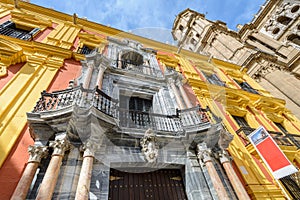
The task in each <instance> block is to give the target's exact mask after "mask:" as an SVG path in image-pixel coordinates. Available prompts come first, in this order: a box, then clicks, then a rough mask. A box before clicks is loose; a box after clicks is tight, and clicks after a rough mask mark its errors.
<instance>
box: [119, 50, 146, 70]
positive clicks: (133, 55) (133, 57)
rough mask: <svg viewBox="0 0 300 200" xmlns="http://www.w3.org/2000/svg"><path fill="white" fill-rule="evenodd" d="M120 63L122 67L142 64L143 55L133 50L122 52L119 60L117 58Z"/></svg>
mask: <svg viewBox="0 0 300 200" xmlns="http://www.w3.org/2000/svg"><path fill="white" fill-rule="evenodd" d="M119 62H121V65H122V69H125V68H127V67H129V66H130V65H131V66H140V65H143V63H144V59H143V56H142V55H141V54H139V53H137V52H134V51H128V52H125V53H124V54H122V56H121V60H119Z"/></svg>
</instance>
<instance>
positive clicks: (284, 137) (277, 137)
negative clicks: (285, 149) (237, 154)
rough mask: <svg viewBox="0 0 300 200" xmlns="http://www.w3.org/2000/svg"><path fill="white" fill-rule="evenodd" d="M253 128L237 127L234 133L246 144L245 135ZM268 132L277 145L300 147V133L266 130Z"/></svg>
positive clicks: (247, 142)
mask: <svg viewBox="0 0 300 200" xmlns="http://www.w3.org/2000/svg"><path fill="white" fill-rule="evenodd" d="M255 130H256V129H255V128H251V127H246V126H244V127H241V128H240V129H238V130H237V131H236V134H237V135H238V136H239V137H240V139H241V140H242V141H243V142H244V144H245V146H247V145H248V144H250V141H249V140H248V138H247V136H248V135H249V134H251V133H252V132H253V131H255ZM268 132H269V134H270V135H271V137H272V138H273V139H274V141H275V142H276V143H277V144H278V145H284V146H294V145H295V146H297V147H298V148H300V135H295V134H290V133H285V134H283V133H281V132H275V131H268Z"/></svg>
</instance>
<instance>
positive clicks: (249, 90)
mask: <svg viewBox="0 0 300 200" xmlns="http://www.w3.org/2000/svg"><path fill="white" fill-rule="evenodd" d="M233 80H234V81H235V82H236V83H237V84H238V85H239V86H240V87H241V88H242V89H243V90H245V91H248V92H251V93H253V94H259V93H258V92H257V91H256V90H255V89H253V88H252V87H251V86H250V85H249V84H248V83H247V82H245V81H244V82H240V81H237V80H235V79H233Z"/></svg>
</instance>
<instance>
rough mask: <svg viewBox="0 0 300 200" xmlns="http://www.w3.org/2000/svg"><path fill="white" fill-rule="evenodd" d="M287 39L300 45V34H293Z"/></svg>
mask: <svg viewBox="0 0 300 200" xmlns="http://www.w3.org/2000/svg"><path fill="white" fill-rule="evenodd" d="M287 40H289V41H291V42H293V43H295V44H297V45H299V46H300V36H299V35H296V34H291V35H289V36H288V37H287Z"/></svg>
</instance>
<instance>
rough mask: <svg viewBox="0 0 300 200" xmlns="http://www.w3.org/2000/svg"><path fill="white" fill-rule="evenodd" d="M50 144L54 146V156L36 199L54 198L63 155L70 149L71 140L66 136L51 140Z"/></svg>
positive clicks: (47, 199)
mask: <svg viewBox="0 0 300 200" xmlns="http://www.w3.org/2000/svg"><path fill="white" fill-rule="evenodd" d="M49 146H50V147H53V153H52V158H51V160H50V163H49V165H48V168H47V170H46V173H45V176H44V178H43V181H42V183H41V186H40V189H39V191H38V194H37V197H36V199H41V200H50V199H51V198H52V195H53V192H54V189H55V185H56V182H57V178H58V175H59V170H60V166H61V163H62V159H63V156H64V154H65V151H66V150H68V149H69V142H68V140H66V139H65V138H63V139H57V140H55V141H51V142H50V144H49Z"/></svg>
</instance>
